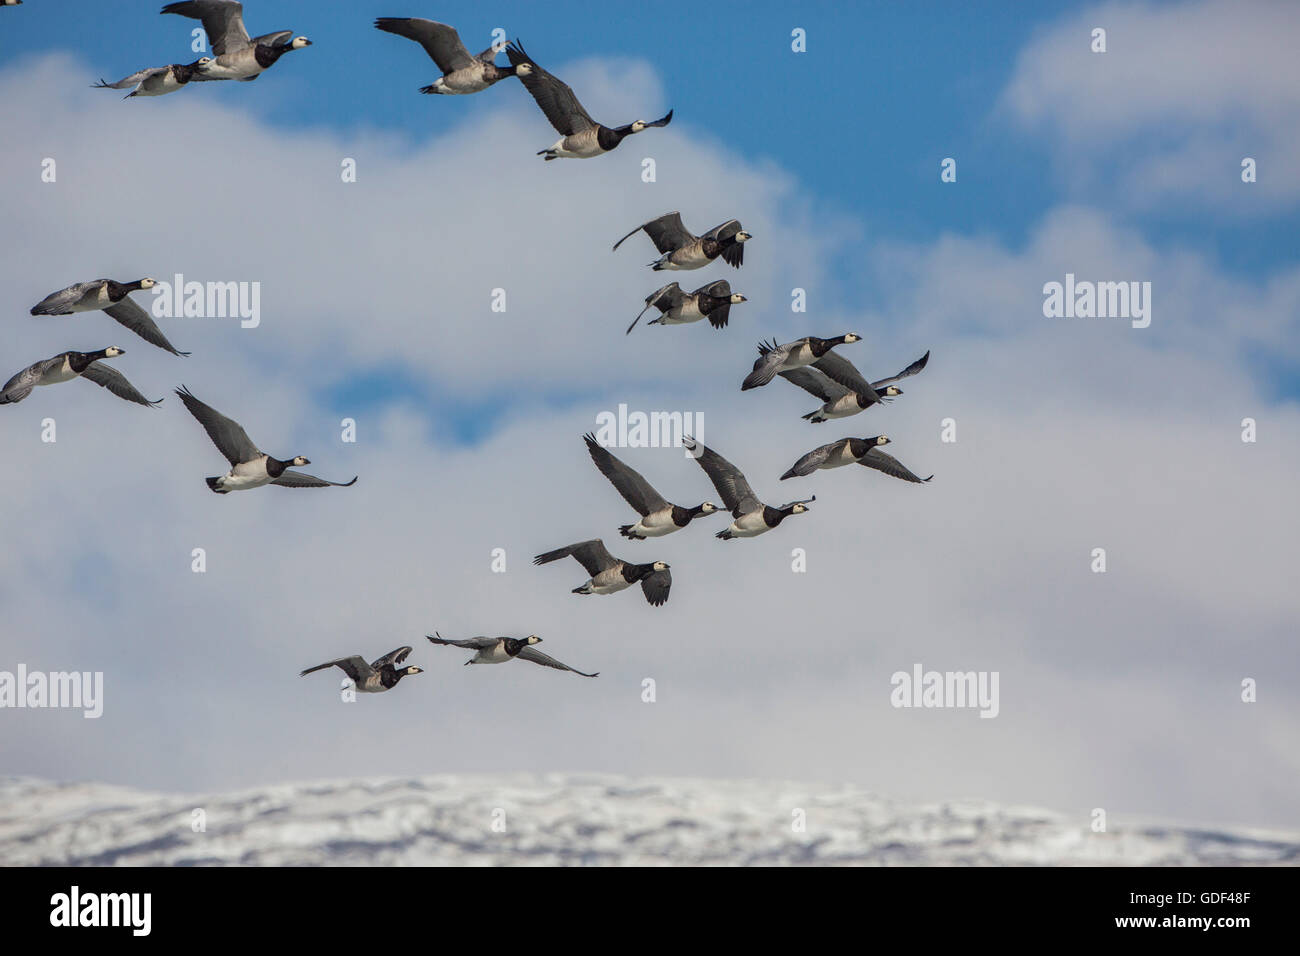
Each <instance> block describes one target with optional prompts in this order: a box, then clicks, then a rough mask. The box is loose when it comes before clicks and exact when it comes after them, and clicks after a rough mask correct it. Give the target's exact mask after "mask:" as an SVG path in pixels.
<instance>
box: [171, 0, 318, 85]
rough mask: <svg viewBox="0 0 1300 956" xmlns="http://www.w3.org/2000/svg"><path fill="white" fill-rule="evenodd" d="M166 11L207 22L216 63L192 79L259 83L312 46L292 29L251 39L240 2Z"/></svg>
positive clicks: (184, 4) (183, 5)
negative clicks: (278, 62) (290, 57)
mask: <svg viewBox="0 0 1300 956" xmlns="http://www.w3.org/2000/svg"><path fill="white" fill-rule="evenodd" d="M162 12H163V13H176V14H179V15H180V16H182V17H189V18H191V19H193V20H201V21H203V29H204V31H205V32H206V33H207V35H208V44H209V45H210V46H211V47H212V52H213V53H214V54H215V55H216V60H215V61H213V63H212V64H211V65H210V66H209V67H208V69H206V70H204V71H203V72H202V73H200V74H198V75H196V76H194V77H192V79H195V80H242V81H245V82H247V81H249V80H255V79H257V78H258V76H260V75H261V73H262V72H263V71H264V70H268V69H270V68H271V67H272V66H273V65H274V64H275V61H276V60H278V59H280V57H282V56H283V55H284V54H286V53H288V52H289V51H290V50H301V49H302V48H303V47H307V46H311V41H310V40H308V39H307V38H306V37H295V36H293V31H292V30H276V31H275V32H274V33H264V34H262V35H261V36H258V37H250V36H249V35H248V30H247V29H246V28H245V27H244V5H243V4H242V3H239V2H237V0H181V2H179V3H169V4H167V6H165V7H163V8H162ZM290 37H293V39H290Z"/></svg>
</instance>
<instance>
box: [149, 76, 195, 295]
mask: <svg viewBox="0 0 1300 956" xmlns="http://www.w3.org/2000/svg"><path fill="white" fill-rule="evenodd" d="M209 62H211V61H209ZM157 284H158V281H157V280H156V279H141V280H140V288H142V289H152V288H153V287H154V286H156V285H157Z"/></svg>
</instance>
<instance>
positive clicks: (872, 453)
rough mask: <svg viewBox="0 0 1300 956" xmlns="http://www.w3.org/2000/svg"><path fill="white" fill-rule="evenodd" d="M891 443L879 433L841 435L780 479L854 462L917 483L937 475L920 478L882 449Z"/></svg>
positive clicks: (805, 458) (809, 453)
mask: <svg viewBox="0 0 1300 956" xmlns="http://www.w3.org/2000/svg"><path fill="white" fill-rule="evenodd" d="M888 444H889V439H888V438H887V437H886V436H884V435H877V436H875V437H874V438H841V439H840V440H839V441H833V442H831V443H830V444H828V445H821V446H820V447H817V448H814V449H813V450H812V451H810V452H808V454H806V455H804V456H803V457H802V458H800V459H799V460H798V461H796V462H795V463H794V464H793V465H791V466H790V470H789V471H787V472H786V473H785V474H784V475H782V476H781V480H782V481H785V480H786V479H787V478H801V477H803V476H804V475H811V474H812V473H813V472H814V471H817V470H818V469H819V468H840V467H842V466H844V465H852V464H859V465H866V466H867V467H868V468H874V469H876V471H881V472H884V473H885V474H886V475H890V476H892V477H894V478H901V479H902V480H903V481H914V482H916V483H917V484H923V483H925V482H927V481H929V480H930V478H933V477H934V475H931V476H930V478H918V477H917V476H916V475H914V474H912V472H911V471H909V470H908V468H907V466H905V465H904V464H903V463H902V462H901V461H899V460H898V459H897V458H895V457H894V456H893V455H889V454H886V453H885V452H883V451H881V450H880V446H881V445H888Z"/></svg>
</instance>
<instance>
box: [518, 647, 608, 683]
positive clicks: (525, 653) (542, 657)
mask: <svg viewBox="0 0 1300 956" xmlns="http://www.w3.org/2000/svg"><path fill="white" fill-rule="evenodd" d="M518 656H519V657H520V658H522V659H523V660H526V661H532V662H533V663H534V664H541V665H542V666H543V667H554V668H555V669H556V670H557V671H573V673H575V674H581V675H582V676H583V677H599V676H600V672H599V671H597V672H596V673H594V674H588V673H585V672H584V671H580V670H578V669H577V668H576V667H570V666H569V665H568V664H561V663H560V662H559V661H557V660H556V659H555V658H554V657H551V656H550V655H549V654H543V653H542V652H541V651H539V650H537V649H536V648H535V647H533V646H532V645H531V644H529V645H528V646H526V647H525V648H524V649H523V650H521V651H520V652H519V654H518Z"/></svg>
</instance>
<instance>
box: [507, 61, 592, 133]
mask: <svg viewBox="0 0 1300 956" xmlns="http://www.w3.org/2000/svg"><path fill="white" fill-rule="evenodd" d="M506 58H507V59H509V60H510V63H511V65H513V66H516V67H517V66H519V65H520V64H521V63H527V64H529V65H530V66H531V67H532V70H531V71H530V72H529V73H528V74H527V75H520V76H519V79H520V80H521V81H522V82H523V84H524V86H525V87H526V88H527V89H528V92H529V93H531V94H533V99H535V100H536V101H537V105H538V106H540V107H541V109H542V112H543V113H545V114H546V118H547V119H548V120H550V121H551V125H552V126H554V127H555V130H556V132H558V133H559V134H560V135H562V136H571V135H573V134H574V133H581V132H583V131H585V130H589V129H592V128H594V127H595V126H596V121H595V120H594V119H592V118H591V116H590V115H589V114H588V113H587V111H586V110H585V109H583V107H582V104H581V103H579V102H578V98H577V97H576V96H574V95H573V90H571V89H569V87H568V85H567V84H566V83H564V82H562V81H561V80H560V79H558V78H557V77H555V76H552V75H551V74H550V73H547V72H546V71H545V70H544V69H542V68H541V67H540V66H538V65H537V61H536V60H534V59H533V58H532V57H530V56H529V55H528V54H527V53H526V52H524V48H523V47H522V46H520V45H519V41H518V40H516V41H514V42H513V43H511V44H510V45H509V46H507V47H506Z"/></svg>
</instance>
